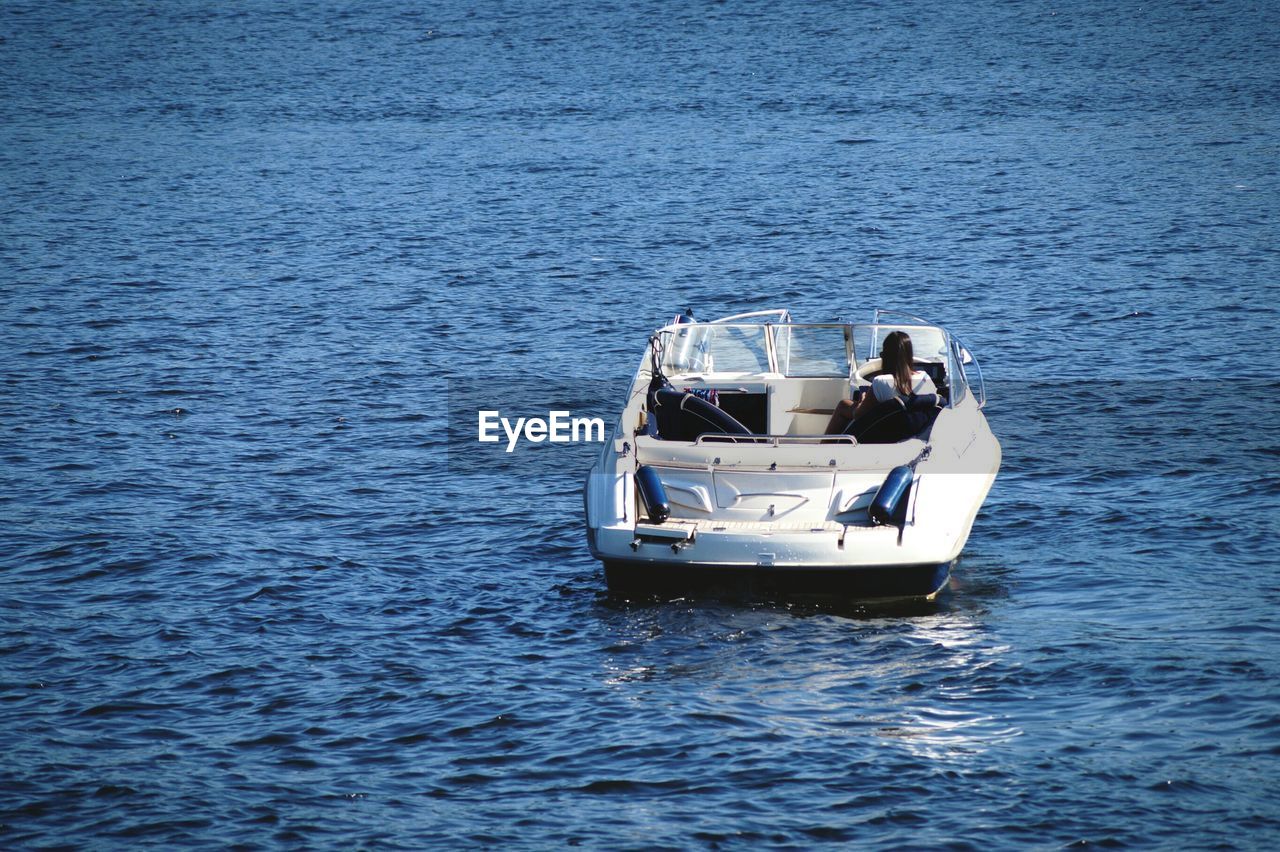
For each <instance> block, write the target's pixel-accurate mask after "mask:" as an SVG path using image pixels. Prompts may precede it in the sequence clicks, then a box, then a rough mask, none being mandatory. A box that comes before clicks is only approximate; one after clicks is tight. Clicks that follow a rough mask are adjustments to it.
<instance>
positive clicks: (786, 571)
mask: <svg viewBox="0 0 1280 852" xmlns="http://www.w3.org/2000/svg"><path fill="white" fill-rule="evenodd" d="M953 564H954V560H953V561H951V562H942V563H925V564H917V565H860V566H849V565H804V566H781V567H772V566H761V565H701V564H696V563H672V562H665V561H657V560H645V559H605V560H604V573H605V580H606V582H607V583H608V585H609V591H610V592H611V593H613V594H615V595H621V596H660V597H669V596H679V595H688V594H694V595H703V594H710V595H719V594H732V595H746V596H749V597H758V598H777V597H791V596H796V595H821V596H836V597H841V598H850V599H859V600H893V599H903V598H925V599H927V598H932V597H935V596H936V595H937V594H938V593H939V592H941V591H942V590H943V588H945V587H946V585H947V582H948V580H949V579H950V577H951V566H952V565H953Z"/></svg>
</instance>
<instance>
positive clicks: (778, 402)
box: [584, 310, 1000, 599]
mask: <svg viewBox="0 0 1280 852" xmlns="http://www.w3.org/2000/svg"><path fill="white" fill-rule="evenodd" d="M895 331H902V332H905V333H906V334H907V335H908V336H909V337H910V339H911V342H912V347H913V350H914V368H915V369H916V370H920V371H924V372H925V373H927V374H928V375H929V376H930V378H931V379H932V384H933V386H934V389H936V391H937V392H936V393H928V394H919V395H915V394H912V395H910V396H906V397H903V396H902V395H901V394H898V395H897V396H896V397H895V398H892V399H887V400H885V401H884V402H880V403H871V404H869V405H868V406H866V407H864V408H863V409H860V414H861V416H859V417H858V418H857V419H856V420H854V421H853V422H852V423H850V424H849V427H848V428H847V429H845V430H844V431H843V432H840V433H838V434H827V433H826V431H827V429H828V428H830V426H829V424H830V423H832V422H836V421H834V420H833V418H832V413H833V411H835V409H836V407H837V405H838V404H839V403H840V401H841V400H843V399H846V398H850V397H851V396H858V395H859V394H860V393H861V392H863V391H864V390H866V389H869V388H870V385H871V383H872V381H873V379H874V378H875V377H876V376H877V375H878V374H880V373H882V372H883V369H882V365H881V359H880V357H879V356H880V353H881V347H882V344H883V342H884V340H885V338H886V337H887V336H888V335H890V334H891V333H892V332H895ZM985 403H986V396H985V387H984V383H983V381H982V374H981V369H980V368H979V366H978V363H977V360H976V359H975V358H974V357H973V355H972V354H971V353H970V352H969V350H968V349H966V348H965V346H964V345H963V344H962V343H961V342H960V341H959V340H958V339H957V338H956V337H955V336H953V335H952V334H950V333H949V332H948V331H947V330H946V329H943V328H941V327H939V326H936V325H932V324H930V323H928V322H925V321H924V320H921V319H919V318H918V317H914V316H910V315H907V314H900V313H897V312H890V311H876V312H875V315H874V317H873V319H872V321H871V322H869V323H845V322H824V323H797V322H792V321H791V317H790V314H789V312H787V311H785V310H776V311H757V312H752V313H747V314H738V315H735V316H729V317H724V318H723V319H718V320H715V321H713V322H695V321H693V320H692V319H691V318H690V317H688V316H684V317H677V319H676V321H675V322H673V323H672V324H671V325H668V326H665V327H664V328H660V329H658V330H657V331H656V332H654V334H653V336H652V337H651V339H650V341H649V350H648V351H647V352H646V354H645V356H644V358H643V359H642V360H641V364H640V368H639V369H638V370H637V371H636V375H635V379H634V381H633V382H632V383H631V387H630V390H629V392H628V394H627V401H626V405H625V407H624V408H623V410H622V414H621V416H620V417H619V418H618V421H617V423H616V425H615V426H614V428H613V433H612V435H611V436H610V437H609V439H608V440H606V442H605V445H604V448H603V451H602V452H601V454H600V457H599V459H598V460H597V461H596V462H595V464H594V465H593V467H592V468H591V471H590V472H589V474H588V475H587V481H586V489H585V495H584V502H585V504H586V507H585V508H586V516H587V517H586V521H587V542H588V545H589V547H590V549H591V553H592V555H593V556H595V557H596V558H597V559H600V560H601V561H602V562H603V563H604V569H605V576H606V579H607V582H608V584H609V588H610V590H611V591H613V592H615V593H621V594H629V593H659V594H672V593H675V594H682V593H685V592H696V591H707V590H711V591H715V590H718V589H728V590H734V591H739V590H745V591H748V592H750V593H761V594H775V593H779V594H791V593H802V594H809V593H816V594H820V595H833V596H840V597H849V598H857V599H869V598H903V597H906V598H911V597H923V598H932V597H934V596H936V595H937V594H938V593H939V592H940V591H941V590H942V589H943V588H944V587H945V586H946V584H947V582H948V580H949V578H950V573H951V567H952V565H953V563H954V562H955V560H956V558H957V557H958V556H959V555H960V551H961V550H962V549H963V548H964V546H965V542H966V541H967V539H968V537H969V531H970V529H971V527H972V526H973V521H974V518H975V516H976V515H977V513H978V509H979V508H980V507H981V506H982V503H983V500H984V499H985V498H986V496H987V492H988V491H989V490H990V488H991V484H992V482H993V481H994V480H995V477H996V472H997V471H998V470H999V467H1000V443H999V441H997V440H996V437H995V436H994V435H993V434H992V432H991V430H990V428H989V427H988V425H987V420H986V417H985V416H984V414H983V412H982V409H983V406H984V405H985ZM838 425H839V423H837V426H838Z"/></svg>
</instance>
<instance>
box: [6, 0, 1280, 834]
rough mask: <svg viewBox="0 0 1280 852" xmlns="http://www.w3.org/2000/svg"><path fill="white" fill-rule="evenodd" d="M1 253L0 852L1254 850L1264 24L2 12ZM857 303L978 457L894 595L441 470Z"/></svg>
mask: <svg viewBox="0 0 1280 852" xmlns="http://www.w3.org/2000/svg"><path fill="white" fill-rule="evenodd" d="M0 210H2V213H0V846H3V847H4V848H6V849H27V848H31V849H39V848H54V847H59V848H75V847H84V848H94V849H103V848H134V847H151V848H175V847H184V848H186V847H192V848H195V847H213V848H228V847H230V848H240V849H255V848H267V849H272V848H304V847H319V848H343V849H346V848H361V849H414V848H513V849H547V848H559V847H565V846H582V847H585V848H594V849H616V848H628V849H632V848H646V849H647V848H670V849H754V848H793V849H810V848H814V847H817V846H826V845H836V846H843V847H847V848H857V849H888V848H894V849H897V848H920V849H925V848H947V849H981V850H987V849H1057V848H1063V847H1071V846H1100V847H1105V848H1111V847H1133V848H1156V849H1257V850H1269V849H1274V848H1276V847H1277V846H1280V795H1278V792H1277V791H1278V790H1280V652H1278V651H1277V649H1278V647H1280V426H1278V423H1280V404H1278V403H1277V396H1278V395H1277V386H1276V380H1275V376H1276V373H1277V369H1278V368H1280V359H1278V358H1277V355H1276V352H1277V349H1276V347H1277V344H1278V342H1280V327H1278V326H1280V313H1278V310H1280V6H1277V4H1275V3H1274V2H1265V0H1263V2H1245V0H1228V2H1217V3H1211V2H1203V3H1202V2H1182V1H1181V0H1175V1H1174V2H1167V3H1147V4H1142V5H1139V4H1136V3H1126V2H1089V0H1081V1H1080V2H1071V0H1067V2H1062V3H1012V2H993V0H976V2H973V3H947V2H920V3H887V2H856V3H855V2H843V3H837V2H803V3H802V2H737V0H730V2H684V3H653V2H640V3H599V4H597V3H579V2H487V1H486V0H481V2H477V3H452V2H437V3H416V4H415V3H391V2H384V0H371V2H364V3H333V2H321V3H261V2H234V3H211V2H187V1H186V0H174V2H124V0H122V2H118V3H110V4H105V3H104V4H97V3H88V2H49V3H43V2H42V3H27V2H22V0H8V2H5V3H4V4H3V5H0ZM876 306H882V307H898V308H906V309H910V310H912V311H913V312H915V313H919V314H921V315H923V316H925V317H927V318H930V319H932V320H934V321H936V322H940V323H943V324H946V325H947V326H948V327H950V328H951V329H952V330H953V331H955V332H956V333H958V334H959V335H960V336H961V337H963V338H964V340H965V342H966V344H967V345H968V346H969V348H970V349H971V350H972V351H973V352H975V353H976V354H977V355H978V357H979V358H980V359H981V362H982V365H983V367H984V370H985V375H986V378H987V381H988V385H989V390H990V404H989V406H988V408H987V412H988V416H989V418H990V420H991V423H992V425H993V428H994V430H995V431H996V434H997V435H998V436H999V437H1000V439H1001V441H1002V443H1003V446H1004V467H1003V469H1002V471H1001V474H1000V477H999V479H998V480H997V482H996V485H995V487H994V489H993V491H992V492H991V495H990V497H989V499H988V501H987V503H986V505H985V506H984V508H983V511H982V513H981V514H980V515H979V517H978V521H977V523H976V525H975V527H974V529H973V533H972V536H971V538H970V539H969V543H968V546H967V548H966V550H965V552H964V554H963V556H962V557H961V559H960V561H959V563H958V564H957V565H956V566H955V570H954V574H953V577H954V579H953V583H952V586H951V588H950V589H949V590H948V591H947V592H946V593H945V594H944V595H943V597H942V598H941V599H940V600H939V601H938V602H936V603H935V604H929V605H920V606H909V607H903V606H896V607H880V608H877V607H869V606H865V605H862V604H858V603H856V602H841V601H819V602H809V601H802V602H797V601H788V600H749V599H748V600H732V599H728V600H726V599H681V600H674V601H670V600H668V601H645V600H620V599H617V598H614V597H611V596H610V595H609V594H608V592H607V589H606V587H605V583H604V577H603V574H602V572H601V570H600V568H599V566H598V565H597V564H596V563H595V562H594V561H593V560H592V559H591V558H590V556H589V554H588V552H587V548H586V545H585V539H584V534H583V529H582V518H581V511H582V508H581V507H582V502H581V500H582V498H581V483H582V477H583V475H584V473H585V471H586V467H587V466H588V465H589V464H590V460H591V455H592V452H594V450H592V449H591V448H590V447H587V446H585V445H581V446H576V447H567V446H566V447H564V448H560V449H558V450H557V451H556V452H557V453H558V455H554V456H550V455H544V456H542V459H543V462H542V463H539V464H535V465H524V466H523V467H521V466H512V467H510V468H505V467H498V468H494V469H492V470H487V469H485V467H484V466H483V465H480V466H477V465H470V466H468V465H464V464H462V463H461V460H462V459H463V458H465V457H467V456H468V455H469V454H470V452H471V450H472V449H474V447H470V446H465V445H464V446H457V445H456V444H457V441H455V442H454V444H455V445H452V446H451V444H450V440H449V431H448V429H447V428H446V427H447V422H446V421H447V406H448V403H447V400H448V399H449V398H450V395H451V394H454V395H456V394H457V393H459V392H460V391H465V392H466V393H472V394H475V393H479V394H481V395H482V396H483V394H484V393H486V392H487V389H488V388H490V387H493V388H494V393H495V394H499V393H500V392H501V388H498V387H497V386H496V385H495V384H486V382H489V383H493V382H495V381H497V380H495V379H493V378H492V377H495V376H506V377H512V376H517V377H520V378H521V379H523V380H527V381H529V382H531V383H532V384H534V385H535V386H538V385H541V384H543V383H545V386H546V387H547V388H548V400H547V401H546V402H545V403H544V402H543V400H541V399H539V398H536V396H535V397H533V398H530V399H528V402H529V403H530V406H531V407H532V408H541V409H543V410H545V409H547V408H548V407H550V406H552V404H553V401H552V400H551V399H550V395H551V394H552V391H551V390H550V389H552V388H557V389H563V388H566V387H576V388H580V389H582V390H583V391H584V393H585V395H586V396H587V398H588V399H591V400H594V401H596V403H598V404H597V405H596V410H595V411H592V412H590V413H593V414H598V415H600V416H605V417H610V418H611V417H612V416H614V415H615V414H616V412H617V411H618V410H619V409H620V408H621V404H622V394H623V389H624V386H625V383H626V382H627V381H628V380H629V379H630V376H631V375H632V373H633V371H634V370H635V368H636V366H637V365H638V364H639V361H640V357H641V355H642V353H643V352H644V348H645V341H646V339H647V335H648V333H649V332H650V331H651V330H652V329H653V328H655V327H657V326H659V325H662V324H664V323H665V322H667V321H669V320H670V318H671V317H672V316H674V315H675V314H676V313H677V312H678V311H681V310H683V309H684V308H686V307H692V308H694V310H695V312H696V313H697V315H698V316H701V317H703V318H711V317H715V316H719V315H722V314H727V313H734V312H738V311H745V310H754V309H762V308H766V307H787V308H790V309H791V310H792V312H793V314H794V315H795V316H796V317H797V318H799V319H806V320H814V321H818V320H827V319H831V318H833V317H837V316H840V317H844V318H846V319H852V318H860V317H863V316H865V315H866V314H867V313H868V312H869V311H870V309H872V308H874V307H876ZM557 392H558V391H557ZM547 462H549V463H547Z"/></svg>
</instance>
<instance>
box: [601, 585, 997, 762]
mask: <svg viewBox="0 0 1280 852" xmlns="http://www.w3.org/2000/svg"><path fill="white" fill-rule="evenodd" d="M974 567H975V570H974V571H973V572H970V571H968V570H966V571H965V572H964V574H963V575H962V578H961V583H960V584H959V586H960V587H959V588H958V589H957V590H955V591H952V592H949V593H946V594H944V595H943V596H941V597H940V598H939V599H938V600H937V601H932V602H901V601H899V602H892V603H888V604H881V605H867V604H862V603H849V602H847V601H835V600H831V601H821V600H805V601H800V602H796V601H787V602H759V601H757V602H749V603H734V602H730V601H726V600H724V599H723V598H720V599H714V600H706V599H680V600H675V601H662V602H654V601H645V602H635V601H621V600H618V599H614V598H604V599H602V600H601V601H600V602H599V603H600V605H599V607H598V608H597V610H596V612H597V615H598V617H599V618H600V621H601V624H602V626H603V627H604V628H605V631H604V635H605V636H607V637H608V644H606V645H605V646H604V647H603V648H602V649H601V651H602V661H601V672H600V677H601V680H602V681H603V683H604V684H605V685H607V686H608V687H609V688H611V689H614V690H620V691H622V692H623V693H624V694H625V693H628V692H629V691H630V692H631V694H630V696H629V697H633V698H635V699H636V700H637V701H641V702H644V704H645V705H646V706H660V707H662V708H663V712H665V713H670V712H678V713H686V714H701V716H702V717H705V716H707V715H708V714H713V715H714V717H715V718H716V719H719V720H721V721H722V722H723V723H724V724H725V725H726V726H729V727H731V728H733V729H742V728H745V729H749V730H752V731H756V732H759V733H767V734H768V735H770V736H776V737H782V738H785V739H787V740H791V739H793V738H796V737H804V738H808V739H811V740H814V741H818V740H820V739H823V738H826V739H835V740H842V739H843V740H845V741H846V743H845V744H844V745H842V746H841V747H848V745H849V744H848V743H847V741H848V740H849V738H851V737H852V738H854V740H855V741H857V742H858V744H859V745H860V746H861V747H865V746H866V745H867V744H870V743H880V744H881V745H882V746H883V745H888V746H890V747H892V748H895V749H899V750H902V751H905V752H906V754H908V755H910V756H911V757H912V758H915V759H928V760H963V759H966V758H968V757H971V756H973V755H977V754H980V753H982V752H984V751H986V750H987V749H989V748H990V747H991V746H992V745H995V744H999V743H1003V742H1007V741H1008V740H1010V739H1012V738H1014V737H1017V736H1020V735H1021V734H1022V730H1021V729H1020V728H1019V727H1018V726H1017V725H1015V724H1012V723H1011V722H1010V718H1011V716H1010V714H1008V713H1007V712H1006V709H1005V708H1006V706H1007V704H1006V702H1007V701H1009V700H1010V699H1011V698H1022V696H1016V695H1012V689H1011V687H1010V686H1009V685H1008V683H1007V681H1008V676H1009V675H1010V674H1011V673H1014V672H1016V671H1017V666H1016V664H1014V663H1013V662H1011V661H1010V658H1011V656H1012V655H1011V651H1012V648H1011V647H1010V646H1009V645H1008V644H1007V643H1005V642H1002V641H1001V639H1000V637H999V635H998V633H996V632H995V631H993V630H992V629H991V626H990V611H991V609H992V606H993V604H995V603H998V602H999V601H1000V600H1002V599H1003V598H1004V597H1006V589H1005V586H1004V584H1003V582H1002V581H1001V571H1000V570H999V566H998V565H982V564H979V565H976V566H974Z"/></svg>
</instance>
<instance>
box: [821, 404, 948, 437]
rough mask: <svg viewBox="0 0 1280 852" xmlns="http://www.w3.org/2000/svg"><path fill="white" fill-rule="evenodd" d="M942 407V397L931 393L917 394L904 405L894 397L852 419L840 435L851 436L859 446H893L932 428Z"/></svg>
mask: <svg viewBox="0 0 1280 852" xmlns="http://www.w3.org/2000/svg"><path fill="white" fill-rule="evenodd" d="M942 404H943V403H942V397H941V396H940V395H938V394H934V393H923V394H917V395H915V396H912V397H909V398H908V399H907V401H906V402H903V401H902V400H901V399H898V398H897V397H894V398H893V399H889V400H885V401H884V402H881V403H878V404H877V405H876V406H875V407H874V408H872V409H871V410H870V411H868V412H867V413H866V414H864V415H862V416H861V417H859V418H858V419H857V420H854V421H853V422H852V423H850V424H849V425H848V426H847V427H846V428H845V430H844V434H846V435H852V436H853V437H854V439H855V440H856V441H857V442H858V443H859V444H896V443H898V442H899V441H905V440H907V439H908V438H914V437H915V436H917V435H919V434H920V433H921V432H924V431H925V430H926V429H928V428H929V427H930V426H932V425H933V421H934V420H936V419H937V418H938V412H940V411H942Z"/></svg>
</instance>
